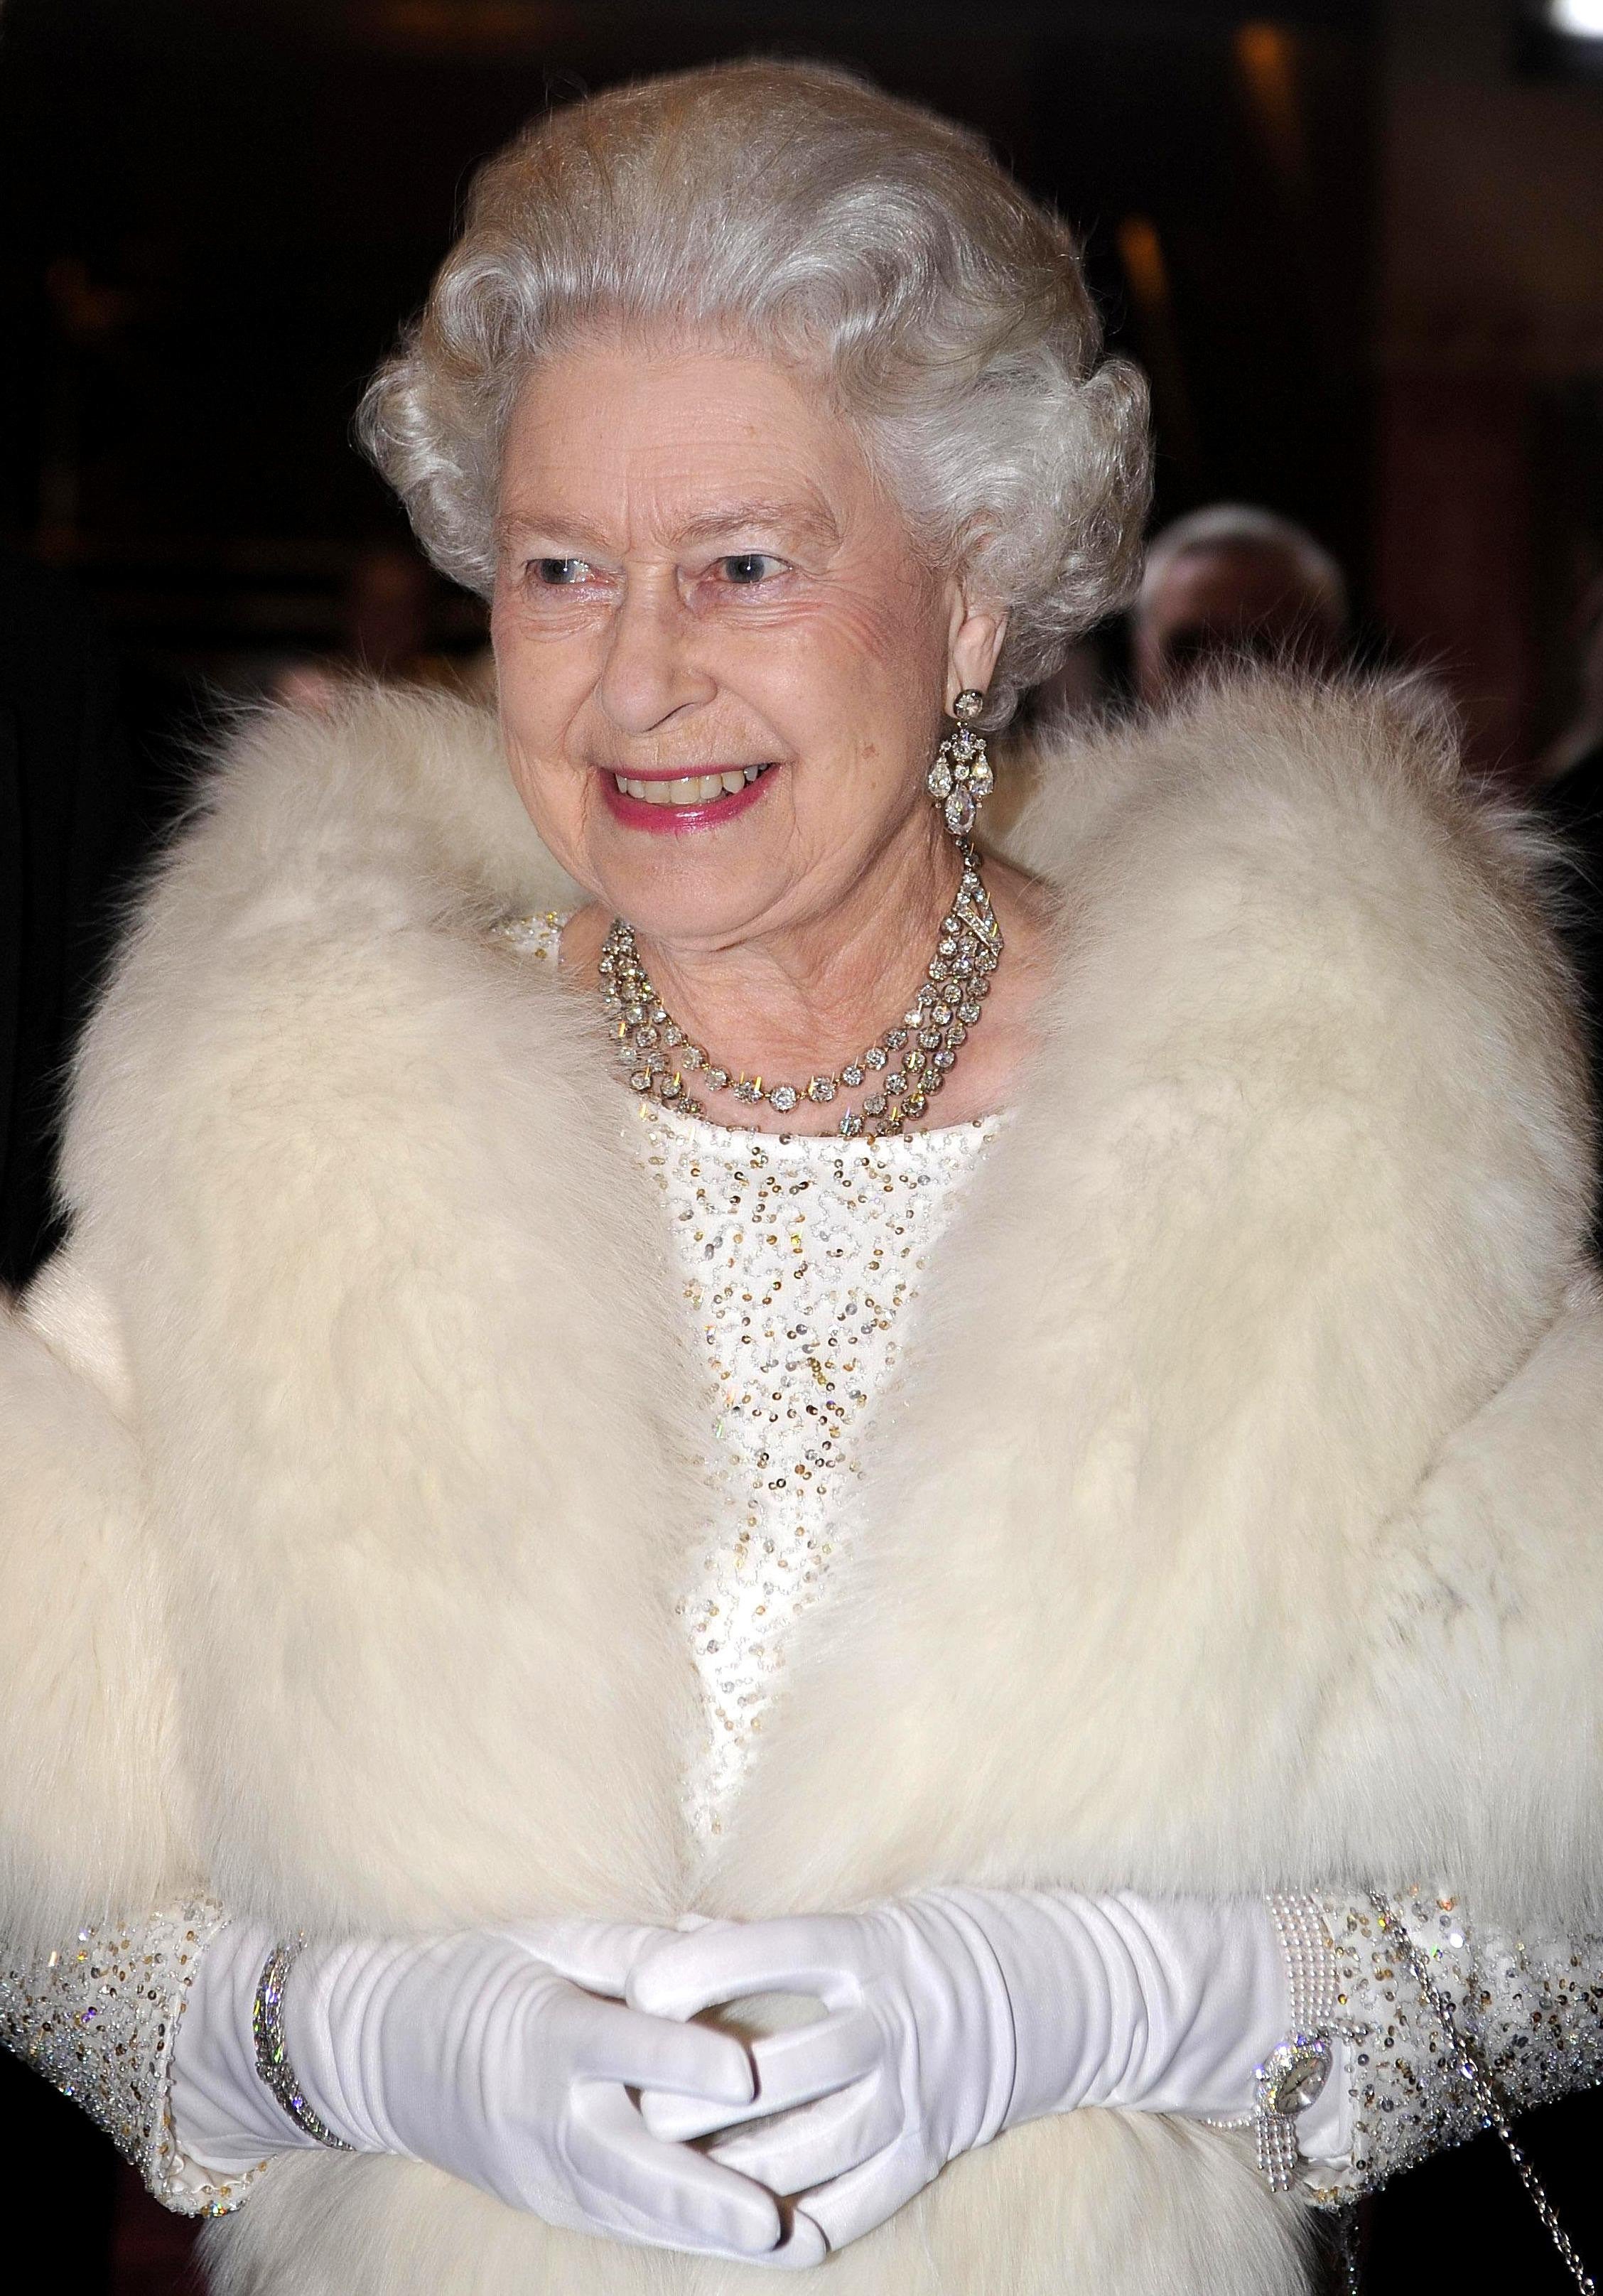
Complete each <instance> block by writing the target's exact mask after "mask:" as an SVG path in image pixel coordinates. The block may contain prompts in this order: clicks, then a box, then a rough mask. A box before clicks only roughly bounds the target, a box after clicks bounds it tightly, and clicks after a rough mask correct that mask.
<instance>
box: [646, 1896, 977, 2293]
mask: <svg viewBox="0 0 1603 2296" xmlns="http://www.w3.org/2000/svg"><path fill="white" fill-rule="evenodd" d="M776 1993H778V1994H796V1995H801V1996H805V1997H811V1998H814V1999H816V2000H818V2001H819V2002H821V2003H822V2005H823V2008H824V2012H825V2013H824V2015H823V2016H822V2018H821V2019H820V2020H818V2021H815V2022H814V2023H811V2024H806V2025H802V2026H798V2027H795V2028H792V2029H790V2030H785V2031H781V2032H778V2033H774V2034H772V2035H770V2036H768V2037H766V2038H764V2039H761V2040H758V2041H757V2042H756V2043H755V2044H754V2046H753V2048H752V2059H753V2062H754V2064H755V2066H756V2069H757V2093H756V2095H755V2096H754V2097H753V2099H752V2101H751V2102H750V2103H749V2104H747V2105H743V2106H741V2107H740V2108H737V2109H735V2110H733V2111H730V2110H728V2109H724V2110H722V2111H718V2110H709V2109H708V2108H707V2107H706V2106H704V2105H701V2104H699V2103H697V2102H696V2101H695V2100H693V2099H691V2098H690V2097H687V2096H684V2095H667V2093H663V2092H657V2091H647V2092H646V2093H645V2094H643V2095H642V2099H641V2110H642V2116H643V2118H644V2120H645V2123H646V2126H647V2127H648V2128H650V2130H651V2131H652V2133H653V2134H654V2135H656V2136H661V2137H668V2138H677V2139H681V2140H683V2139H688V2138H692V2137H703V2136H716V2142H715V2143H713V2144H711V2146H710V2147H709V2148H708V2157H709V2158H710V2159H711V2160H712V2161H714V2162H716V2164H717V2165H718V2166H720V2167H722V2168H724V2169H732V2170H735V2171H737V2172H738V2173H739V2174H740V2175H741V2176H742V2177H749V2178H750V2179H751V2180H752V2181H753V2182H754V2183H755V2184H757V2185H763V2186H765V2187H766V2189H767V2190H768V2191H769V2192H770V2193H772V2194H774V2195H776V2197H778V2198H780V2199H781V2200H797V2196H803V2197H801V2198H800V2199H799V2202H798V2205H797V2208H796V2210H795V2220H794V2228H793V2231H792V2235H791V2238H790V2241H789V2243H787V2245H786V2246H785V2247H784V2248H783V2249H781V2250H778V2251H775V2252H774V2253H773V2255H771V2256H769V2257H767V2258H765V2259H759V2260H761V2261H764V2262H768V2263H772V2264H773V2265H777V2266H785V2267H791V2266H795V2265H797V2264H803V2263H811V2262H813V2261H814V2260H815V2259H814V2254H813V2253H812V2252H810V2251H811V2246H812V2244H811V2243H810V2242H809V2241H808V2239H807V2238H806V2234H807V2232H808V2230H809V2228H812V2227H815V2228H816V2231H817V2232H818V2233H819V2234H821V2235H822V2238H823V2240H824V2241H827V2243H829V2246H830V2248H832V2249H834V2248H840V2247H844V2246H845V2244H846V2243H847V2242H848V2241H853V2240H857V2239H860V2238H861V2237H862V2235H863V2234H864V2233H867V2232H871V2231H872V2230H873V2229H874V2227H875V2226H877V2225H881V2224H883V2223H884V2222H885V2221H886V2219H887V2218H889V2217H891V2216H893V2215H895V2213H896V2210H898V2209H900V2208H902V2207H903V2206H904V2204H905V2203H906V2202H908V2201H911V2200H912V2198H913V2196H914V2195H915V2194H918V2193H919V2192H921V2191H922V2189H923V2187H924V2186H925V2185H928V2183H930V2181H931V2180H932V2179H933V2178H934V2177H936V2176H938V2175H939V2173H940V2171H941V2170H942V2169H944V2168H945V2166H946V2164H947V2162H948V2161H954V2160H956V2159H957V2157H958V2155H959V2154H960V2153H967V2152H969V2151H971V2150H972V2149H973V2148H974V2147H975V2146H976V2145H979V2144H986V2143H988V2142H989V2141H990V2139H991V2138H992V2137H993V2136H996V2135H997V2134H998V2133H999V2131H1000V2130H1001V2129H1002V2128H1003V2127H1004V2126H1005V2125H1006V2122H1007V2116H1008V2112H1009V2107H1010V2103H1011V2102H1012V2099H1013V2092H1014V2075H1015V2067H1016V2047H1015V2038H1014V2024H1013V2014H1012V2008H1011V2005H1010V1998H1009V1994H1008V1989H1007V1987H1006V1984H1005V1983H1004V1981H1003V1978H1002V1971H1001V1968H1000V1966H999V1964H998V1961H997V1958H996V1956H995V1954H994V1951H993V1949H992V1947H991V1945H990V1943H989V1941H988V1939H987V1938H986V1932H985V1931H984V1929H983V1928H982V1927H981V1926H980V1923H978V1922H977V1920H976V1919H975V1918H974V1915H973V1913H972V1912H971V1911H970V1910H969V1909H967V1908H965V1907H964V1905H963V1904H962V1902H961V1897H960V1896H959V1895H958V1894H956V1893H945V1892H940V1891H930V1892H928V1893H926V1894H925V1895H923V1896H920V1897H916V1898H904V1899H900V1900H898V1901H896V1902H894V1903H891V1904H887V1905H883V1906H879V1907H875V1908H873V1909H872V1910H871V1912H868V1913H865V1914H861V1915H802V1916H797V1917H795V1918H792V1919H788V1920H780V1921H770V1922H758V1923H750V1924H732V1923H709V1924H707V1925H706V1926H705V1927H699V1928H697V1929H694V1930H691V1931H689V1932H688V1933H686V1934H683V1935H680V1936H677V1937H673V1938H669V1939H658V1940H655V1941H653V1942H652V1943H651V1944H650V1945H649V1946H648V1947H647V1948H646V1949H645V1950H644V1951H643V1952H642V1954H641V1955H640V1956H639V1957H638V1958H637V1959H636V1960H635V1961H634V1964H633V1966H632V1968H631V1971H630V1974H629V1980H628V1986H627V1996H628V1999H629V2002H630V2004H631V2005H633V2006H634V2008H636V2009H643V2010H645V2011H647V2012H649V2013H650V2014H652V2015H653V2016H658V2017H667V2018H675V2019H680V2018H690V2017H693V2016H695V2015H696V2014H697V2013H699V2012H700V2011H703V2010H706V2009H708V2008H711V2007H714V2006H715V2005H729V2004H733V2003H735V2002H738V2001H741V2000H746V1999H749V1998H751V1997H753V1996H757V1995H762V1994H776ZM743 2124H745V2125H743Z"/></svg>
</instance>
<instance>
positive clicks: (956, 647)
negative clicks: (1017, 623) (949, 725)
mask: <svg viewBox="0 0 1603 2296" xmlns="http://www.w3.org/2000/svg"><path fill="white" fill-rule="evenodd" d="M1007 634H1008V615H1007V609H1006V607H1005V606H999V605H997V604H995V603H994V602H993V601H991V600H988V599H977V600H975V601H973V602H972V603H970V601H969V599H968V598H966V597H965V596H964V595H963V594H962V593H961V591H956V592H954V594H953V603H952V624H951V630H950V634H949V636H948V639H947V647H946V658H947V661H948V663H949V665H950V668H949V671H948V685H949V689H950V690H949V691H948V693H947V695H946V706H947V708H948V709H950V708H951V706H952V703H953V701H955V700H956V698H957V696H958V695H959V694H960V693H962V692H963V690H964V688H965V687H968V686H972V687H973V688H974V689H975V690H976V691H977V693H985V692H986V689H987V688H988V686H989V685H990V683H991V679H992V676H993V675H994V671H995V668H996V658H997V656H998V654H1000V653H1001V652H1002V640H1003V638H1005V637H1006V635H1007Z"/></svg>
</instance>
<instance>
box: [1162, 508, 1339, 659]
mask: <svg viewBox="0 0 1603 2296" xmlns="http://www.w3.org/2000/svg"><path fill="white" fill-rule="evenodd" d="M1347 615H1348V602H1347V585H1346V580H1345V577H1344V575H1343V573H1342V570H1341V569H1340V567H1339V566H1338V565H1337V562H1336V561H1335V559H1334V558H1333V557H1332V556H1331V555H1330V553H1329V551H1328V550H1326V549H1325V548H1324V546H1323V545H1322V544H1321V543H1319V542H1316V541H1315V540H1314V538H1313V535H1311V534H1310V533H1309V532H1308V530H1307V529H1306V528H1305V527H1302V526H1298V525H1297V524H1296V521H1294V520H1292V519H1288V518H1282V517H1280V515H1279V513H1278V512H1274V511H1270V510H1259V509H1256V508H1255V507H1254V506H1253V505H1252V504H1247V503H1213V504H1209V505H1208V507H1207V508H1206V509H1205V510H1195V511H1191V512H1188V513H1187V515H1186V516H1185V517H1184V518H1177V519H1175V520H1174V522H1173V524H1172V525H1169V526H1165V527H1164V528H1163V529H1161V530H1160V531H1159V532H1158V533H1157V534H1156V535H1155V536H1154V537H1153V538H1152V540H1151V542H1150V544H1149V545H1148V549H1147V562H1146V567H1145V570H1144V571H1143V573H1142V575H1141V590H1140V592H1139V594H1138V595H1137V598H1136V602H1135V606H1134V610H1133V614H1132V617H1131V619H1132V625H1133V627H1132V649H1131V650H1132V659H1133V672H1134V677H1135V687H1136V692H1137V693H1138V694H1139V696H1140V698H1141V701H1145V702H1149V703H1151V704H1154V705H1156V704H1157V703H1159V702H1163V701H1172V700H1174V698H1175V696H1176V695H1177V694H1178V693H1180V692H1181V691H1182V689H1183V687H1184V685H1185V684H1186V682H1187V680H1188V679H1189V678H1190V677H1191V676H1193V675H1194V674H1195V672H1196V671H1197V670H1198V669H1203V668H1219V667H1220V666H1221V665H1227V664H1229V663H1231V662H1237V663H1239V662H1243V661H1263V662H1282V663H1287V664H1292V663H1295V664H1296V665H1298V666H1299V667H1301V668H1304V670H1306V671H1308V672H1309V673H1310V674H1312V675H1314V676H1318V675H1320V674H1321V673H1324V672H1328V671H1330V670H1333V669H1335V668H1337V665H1338V664H1339V663H1340V661H1341V660H1342V656H1343V652H1344V650H1345V644H1346V636H1347Z"/></svg>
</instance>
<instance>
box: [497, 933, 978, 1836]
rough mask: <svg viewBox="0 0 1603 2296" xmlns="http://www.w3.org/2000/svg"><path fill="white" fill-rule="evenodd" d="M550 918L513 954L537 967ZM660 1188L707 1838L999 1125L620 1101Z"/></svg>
mask: <svg viewBox="0 0 1603 2296" xmlns="http://www.w3.org/2000/svg"><path fill="white" fill-rule="evenodd" d="M559 931H560V921H559V920H558V919H556V918H554V917H552V918H546V919H541V920H537V921H535V922H531V924H530V925H528V926H527V927H524V928H521V929H519V931H518V932H517V934H516V936H515V937H516V939H517V941H518V945H519V947H521V948H522V949H523V950H524V951H525V952H526V953H528V955H533V956H536V957H537V958H540V959H542V960H544V961H545V962H548V963H549V962H551V961H552V960H553V959H554V956H555V953H556V947H557V937H558V932H559ZM619 1122H620V1123H621V1124H624V1125H626V1126H627V1127H628V1128H630V1131H631V1134H632V1135H633V1136H634V1138H635V1140H636V1142H637V1144H638V1147H639V1149H640V1152H641V1154H642V1157H643V1159H644V1161H645V1164H646V1168H647V1169H648V1171H649V1172H650V1176H651V1177H652V1179H653V1180H654V1181H655V1182H656V1184H657V1185H658V1189H659V1190H660V1191H661V1194H662V1200H663V1205H664V1209H665V1210H666V1212H667V1218H668V1224H669V1230H670V1234H671V1235H672V1238H673V1242H674V1250H675V1257H676V1259H677V1260H678V1264H679V1267H680V1268H681V1270H682V1272H683V1279H684V1280H683V1298H684V1303H685V1309H686V1313H687V1315H688V1316H690V1318H691V1324H692V1328H693V1330H694V1333H695V1335H696V1346H697V1349H698V1352H699V1357H700V1360H701V1362H702V1365H704V1367H705V1370H706V1373H707V1402H708V1413H707V1431H706V1440H705V1443H704V1446H703V1448H702V1458H703V1463H704V1465H705V1468H706V1472H707V1488H708V1513H707V1529H706V1534H705V1537H704V1538H703V1539H702V1541H701V1543H700V1546H699V1548H698V1550H697V1552H696V1553H695V1554H694V1555H691V1556H688V1557H687V1558H686V1566H685V1571H684V1575H683V1581H682V1585H681V1588H680V1603H679V1609H680V1615H681V1616H682V1617H683V1620H684V1621H685V1627H686V1631H687V1633H688V1635H689V1637H690V1644H691V1652H692V1654H693V1656H694V1659H695V1661H696V1669H697V1673H698V1675H699V1678H700V1683H701V1691H702V1699H703V1704H704V1707H705V1710H706V1718H707V1738H706V1743H705V1747H704V1750H703V1752H702V1755H701V1759H699V1761H698V1762H697V1763H696V1764H695V1765H694V1766H693V1767H692V1770H691V1776H690V1777H689V1779H688V1780H687V1781H686V1792H687V1801H688V1808H689V1814H690V1816H691V1823H692V1824H693V1825H694V1826H695V1828H696V1831H697V1833H699V1835H701V1837H702V1838H703V1839H707V1838H709V1837H710V1836H712V1835H715V1834H716V1833H717V1832H718V1831H719V1827H720V1825H721V1821H722V1817H723V1814H724V1810H725V1809H726V1808H727V1807H728V1804H729V1801H730V1799H731V1797H732V1794H733V1793H734V1791H735V1789H736V1787H737V1786H738V1785H739V1784H740V1778H741V1776H742V1775H743V1774H744V1771H745V1768H746V1765H747V1763H748V1760H749V1759H750V1756H751V1753H752V1751H753V1750H754V1747H755V1744H756V1743H757V1738H758V1736H759V1734H760V1733H761V1731H762V1728H763V1724H764V1720H765V1717H766V1715H767V1713H768V1711H769V1710H770V1708H771V1707H772V1705H773V1699H774V1696H775V1693H776V1691H777V1689H778V1686H779V1680H780V1677H781V1672H782V1669H783V1668H784V1665H785V1660H786V1652H787V1645H788V1642H789V1636H790V1634H791V1632H792V1630H793V1628H795V1625H796V1622H797V1620H798V1619H799V1618H800V1617H801V1616H802V1615H803V1613H804V1612H805V1611H807V1610H808V1609H810V1608H811V1606H812V1605H813V1604H814V1603H815V1602H816V1601H817V1600H818V1598H819V1596H820V1595H821V1594H822V1592H823V1589H824V1587H825V1584H826V1582H827V1580H828V1578H829V1574H830V1566H831V1564H832V1562H835V1561H836V1560H838V1548H839V1545H840V1540H841V1537H842V1533H843V1529H844V1525H845V1521H846V1519H847V1518H846V1517H845V1516H844V1515H843V1511H842V1506H841V1501H842V1498H843V1497H844V1494H845V1493H846V1489H847V1488H848V1487H849V1485H850V1484H851V1482H852V1480H853V1479H854V1478H855V1476H857V1475H858V1474H859V1473H861V1472H862V1451H863V1440H864V1437H865V1435H866V1432H867V1429H868V1425H869V1422H870V1419H871V1415H872V1412H873V1407H874V1404H875V1402H876V1400H877V1398H878V1397H879V1394H880V1392H881V1390H882V1389H883V1388H884V1386H885V1384H886V1382H887V1379H888V1378H889V1376H890V1374H891V1372H892V1370H893V1368H894V1366H895V1365H896V1362H897V1360H898V1357H899V1356H900V1354H901V1351H902V1349H903V1347H904V1345H905V1342H906V1339H907V1324H908V1315H909V1310H910V1309H911V1308H912V1302H913V1300H914V1298H915V1295H916V1294H917V1292H918V1290H919V1285H920V1277H921V1275H922V1272H923V1269H924V1266H925V1263H926V1260H927V1258H928V1254H929V1252H930V1251H932V1250H933V1248H934V1247H935V1245H936V1242H937V1240H938V1239H939V1237H940V1235H941V1234H942V1232H943V1230H944V1229H945V1226H946V1224H947V1222H948V1220H949V1219H950V1218H951V1216H952V1213H953V1210H954V1208H955V1205H956V1202H957V1199H958V1196H959V1194H960V1193H961V1188H962V1185H963V1183H964V1181H965V1180H966V1179H967V1178H968V1177H969V1174H970V1173H971V1172H972V1170H973V1169H974V1168H975V1165H976V1163H977V1160H978V1158H979V1156H980V1153H981V1152H982V1151H983V1149H984V1147H985V1144H986V1141H987V1140H988V1139H989V1138H990V1137H991V1136H992V1135H993V1134H994V1131H995V1129H996V1127H997V1122H998V1119H987V1120H986V1121H985V1122H983V1123H977V1124H961V1125H949V1126H943V1127H940V1128H935V1129H931V1130H927V1131H921V1132H907V1133H903V1134H901V1135H899V1136H886V1137H882V1138H880V1139H878V1140H868V1139H857V1140H842V1139H841V1138H839V1137H838V1135H835V1134H833V1133H830V1134H825V1135H822V1136H817V1135H813V1136H773V1135H771V1134H762V1133H756V1132H743V1131H739V1130H734V1129H732V1128H728V1127H726V1126H724V1125H719V1124H713V1123H709V1122H708V1121H707V1120H706V1119H704V1118H699V1117H694V1116H687V1115H684V1114H682V1113H681V1112H679V1111H675V1110H672V1109H667V1108H663V1107H660V1106H658V1104H656V1103H652V1102H650V1101H634V1100H625V1099H623V1097H622V1096H621V1095H620V1096H619Z"/></svg>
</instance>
